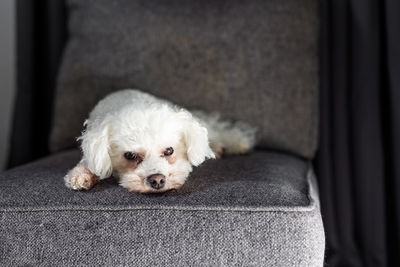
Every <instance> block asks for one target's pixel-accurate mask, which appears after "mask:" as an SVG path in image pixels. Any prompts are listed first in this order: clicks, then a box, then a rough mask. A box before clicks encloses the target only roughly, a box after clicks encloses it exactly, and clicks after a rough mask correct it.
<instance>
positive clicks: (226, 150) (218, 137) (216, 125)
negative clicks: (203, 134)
mask: <svg viewBox="0 0 400 267" xmlns="http://www.w3.org/2000/svg"><path fill="white" fill-rule="evenodd" d="M194 114H195V115H196V117H198V118H199V119H200V121H201V122H202V123H203V124H204V126H206V128H207V130H208V136H209V140H210V146H211V149H212V150H213V152H214V154H215V156H216V157H217V158H220V157H221V156H222V155H223V154H228V155H235V154H246V153H248V152H249V151H250V150H251V149H253V147H254V144H255V140H256V129H255V128H254V127H251V126H250V125H248V124H247V123H244V122H240V121H238V122H230V121H226V120H222V119H221V118H220V116H219V115H218V114H207V113H204V112H201V111H196V112H194Z"/></svg>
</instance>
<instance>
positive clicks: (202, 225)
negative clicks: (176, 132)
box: [0, 150, 324, 266]
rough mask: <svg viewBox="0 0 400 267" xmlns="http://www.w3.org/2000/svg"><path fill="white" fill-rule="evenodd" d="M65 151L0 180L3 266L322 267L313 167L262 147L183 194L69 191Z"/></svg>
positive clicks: (209, 169)
mask: <svg viewBox="0 0 400 267" xmlns="http://www.w3.org/2000/svg"><path fill="white" fill-rule="evenodd" d="M79 157H80V153H79V152H78V151H77V150H72V151H67V152H62V153H59V154H55V155H53V156H50V157H48V158H45V159H42V160H39V161H36V162H33V163H31V164H28V165H25V166H21V167H18V168H16V169H13V170H9V171H7V172H4V173H2V174H1V175H0V240H1V241H2V242H1V244H0V265H3V264H6V265H10V264H11V265H13V264H14V265H38V264H44V263H47V264H48V263H49V262H57V263H59V264H60V265H76V264H83V265H88V264H89V265H91V264H94V265H98V264H101V265H104V264H105V265H137V266H158V265H160V266H189V265H191V264H195V265H198V266H202V265H204V266H210V265H211V266H219V265H229V266H232V265H235V264H238V265H246V266H251V265H260V264H263V265H269V266H318V265H321V266H322V259H323V251H324V233H323V227H322V222H321V216H320V212H319V207H318V198H317V196H316V194H315V191H314V189H313V183H312V182H311V181H312V180H313V178H312V177H313V176H312V171H311V168H310V165H309V163H308V162H307V161H303V160H302V159H300V158H297V157H293V156H290V155H286V154H281V153H274V152H265V151H257V152H253V153H252V154H250V155H247V156H235V157H227V158H224V159H221V160H210V161H208V162H206V163H204V164H203V165H202V166H200V167H199V168H196V169H195V170H194V171H193V173H192V175H191V177H190V178H189V180H188V181H187V183H186V184H185V185H184V187H183V188H182V189H181V190H178V191H173V192H167V193H164V194H154V195H141V194H136V193H130V192H128V191H127V190H126V189H124V188H122V187H121V186H118V184H117V182H116V180H115V179H113V178H111V179H107V180H103V181H102V182H100V183H99V184H97V185H96V186H95V187H94V188H93V189H92V190H90V191H84V192H83V191H82V192H80V191H72V190H69V189H67V188H66V187H65V186H64V185H63V176H64V175H65V173H66V172H67V170H68V169H69V168H71V167H73V166H74V164H76V163H77V162H78V161H79Z"/></svg>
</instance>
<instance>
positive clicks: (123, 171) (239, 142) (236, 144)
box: [64, 89, 255, 193]
mask: <svg viewBox="0 0 400 267" xmlns="http://www.w3.org/2000/svg"><path fill="white" fill-rule="evenodd" d="M84 126H86V130H84V132H83V133H82V136H81V137H79V138H78V140H81V141H82V144H81V148H82V152H83V157H82V160H81V161H80V163H79V164H78V165H77V166H75V167H74V168H73V169H72V170H70V171H69V172H68V174H67V175H66V176H65V178H64V180H65V184H66V186H67V187H69V188H71V189H75V190H82V189H86V190H88V189H90V188H91V187H92V186H93V185H94V184H96V183H97V182H98V181H99V180H101V179H105V178H108V177H110V176H111V175H113V176H114V177H116V178H117V179H118V180H119V183H120V185H122V186H123V187H125V188H127V189H128V190H129V191H132V192H140V193H152V192H164V191H167V190H171V189H178V188H180V187H181V186H182V185H183V184H184V182H185V180H186V178H187V177H188V175H189V173H190V172H191V171H192V166H198V165H200V164H201V163H202V162H204V161H205V160H206V159H210V158H215V157H220V156H222V154H223V153H224V154H243V153H247V152H248V151H250V150H251V149H252V147H253V145H254V142H255V129H254V128H252V127H250V126H248V125H247V124H245V123H241V122H239V123H238V122H237V123H230V122H227V121H222V120H220V118H219V116H217V115H215V114H214V115H207V114H205V113H203V112H194V113H193V115H192V114H191V113H190V112H189V111H187V110H185V109H183V108H181V107H177V106H175V105H173V104H172V103H170V102H168V101H166V100H161V99H158V98H156V97H154V96H152V95H149V94H147V93H143V92H140V91H137V90H131V89H126V90H122V91H118V92H115V93H112V94H110V95H108V96H107V97H105V98H104V99H103V100H101V101H100V102H99V103H98V104H97V105H96V107H95V108H94V109H93V110H92V112H91V113H90V116H89V119H87V120H86V121H85V123H84Z"/></svg>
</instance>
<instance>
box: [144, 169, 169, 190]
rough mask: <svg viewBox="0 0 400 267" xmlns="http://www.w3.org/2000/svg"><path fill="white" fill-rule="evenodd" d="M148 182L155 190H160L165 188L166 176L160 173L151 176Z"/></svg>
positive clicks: (148, 177)
mask: <svg viewBox="0 0 400 267" xmlns="http://www.w3.org/2000/svg"><path fill="white" fill-rule="evenodd" d="M146 180H147V183H148V184H149V185H150V186H151V188H153V189H157V190H158V189H162V188H163V187H164V186H165V176H164V175H162V174H160V173H156V174H152V175H149V176H147V179H146Z"/></svg>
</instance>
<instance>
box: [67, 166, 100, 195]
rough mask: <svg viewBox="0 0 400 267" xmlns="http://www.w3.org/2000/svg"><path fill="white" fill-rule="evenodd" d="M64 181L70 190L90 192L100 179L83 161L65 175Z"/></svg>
mask: <svg viewBox="0 0 400 267" xmlns="http://www.w3.org/2000/svg"><path fill="white" fill-rule="evenodd" d="M64 181H65V185H66V186H67V187H68V188H71V189H74V190H89V189H90V188H92V187H93V186H94V185H95V184H97V183H98V182H99V177H97V176H96V175H95V174H93V173H92V172H91V171H90V170H89V169H88V167H87V166H86V163H85V162H84V161H81V162H80V163H78V165H76V166H75V167H74V168H73V169H71V170H70V171H69V172H68V173H67V175H65V177H64Z"/></svg>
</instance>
